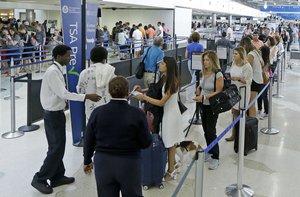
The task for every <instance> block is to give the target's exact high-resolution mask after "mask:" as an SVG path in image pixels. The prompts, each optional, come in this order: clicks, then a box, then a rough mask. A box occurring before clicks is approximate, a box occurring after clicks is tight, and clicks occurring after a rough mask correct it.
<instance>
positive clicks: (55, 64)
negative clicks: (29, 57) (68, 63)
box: [53, 62, 64, 76]
mask: <svg viewBox="0 0 300 197" xmlns="http://www.w3.org/2000/svg"><path fill="white" fill-rule="evenodd" d="M53 64H54V65H55V66H56V68H57V69H58V70H59V71H60V73H61V74H62V76H64V73H63V72H62V70H60V68H59V66H58V65H57V64H56V63H55V62H53Z"/></svg>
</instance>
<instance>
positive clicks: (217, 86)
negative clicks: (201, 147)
mask: <svg viewBox="0 0 300 197" xmlns="http://www.w3.org/2000/svg"><path fill="white" fill-rule="evenodd" d="M201 62H202V71H203V77H202V79H201V82H200V86H199V87H197V90H196V98H194V100H195V101H196V102H199V103H200V106H201V110H200V114H201V120H202V127H203V130H204V137H205V140H206V144H207V145H209V144H210V143H211V142H213V141H214V140H215V139H216V138H217V130H216V125H217V121H218V114H214V113H213V111H212V109H211V106H210V103H209V98H210V97H212V96H214V95H216V94H218V93H219V92H222V90H223V86H224V78H223V74H222V72H221V71H220V69H221V68H220V62H219V58H218V56H217V54H216V52H214V51H210V50H208V51H205V52H204V53H203V55H202V60H201ZM219 154H220V153H219V145H218V144H216V145H215V146H214V147H213V148H212V149H211V150H210V151H209V153H208V154H207V155H205V161H209V167H208V169H210V170H215V169H217V168H218V166H219Z"/></svg>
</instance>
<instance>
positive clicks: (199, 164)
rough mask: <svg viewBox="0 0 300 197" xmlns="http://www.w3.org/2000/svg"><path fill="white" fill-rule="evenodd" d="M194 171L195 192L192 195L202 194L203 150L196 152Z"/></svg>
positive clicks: (199, 196)
mask: <svg viewBox="0 0 300 197" xmlns="http://www.w3.org/2000/svg"><path fill="white" fill-rule="evenodd" d="M195 160H196V173H195V193H194V197H202V196H203V177H204V160H205V154H204V151H203V150H198V151H197V152H196V158H195Z"/></svg>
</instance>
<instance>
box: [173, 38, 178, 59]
mask: <svg viewBox="0 0 300 197" xmlns="http://www.w3.org/2000/svg"><path fill="white" fill-rule="evenodd" d="M174 39H175V57H177V56H178V44H177V35H176V34H175V38H174Z"/></svg>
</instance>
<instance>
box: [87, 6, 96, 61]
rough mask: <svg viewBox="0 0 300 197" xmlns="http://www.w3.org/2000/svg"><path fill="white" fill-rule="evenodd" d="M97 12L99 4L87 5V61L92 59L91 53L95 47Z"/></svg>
mask: <svg viewBox="0 0 300 197" xmlns="http://www.w3.org/2000/svg"><path fill="white" fill-rule="evenodd" d="M97 12H98V5H97V4H91V3H87V4H86V50H85V51H86V59H90V52H91V50H92V48H93V47H94V46H95V38H96V23H97Z"/></svg>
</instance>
